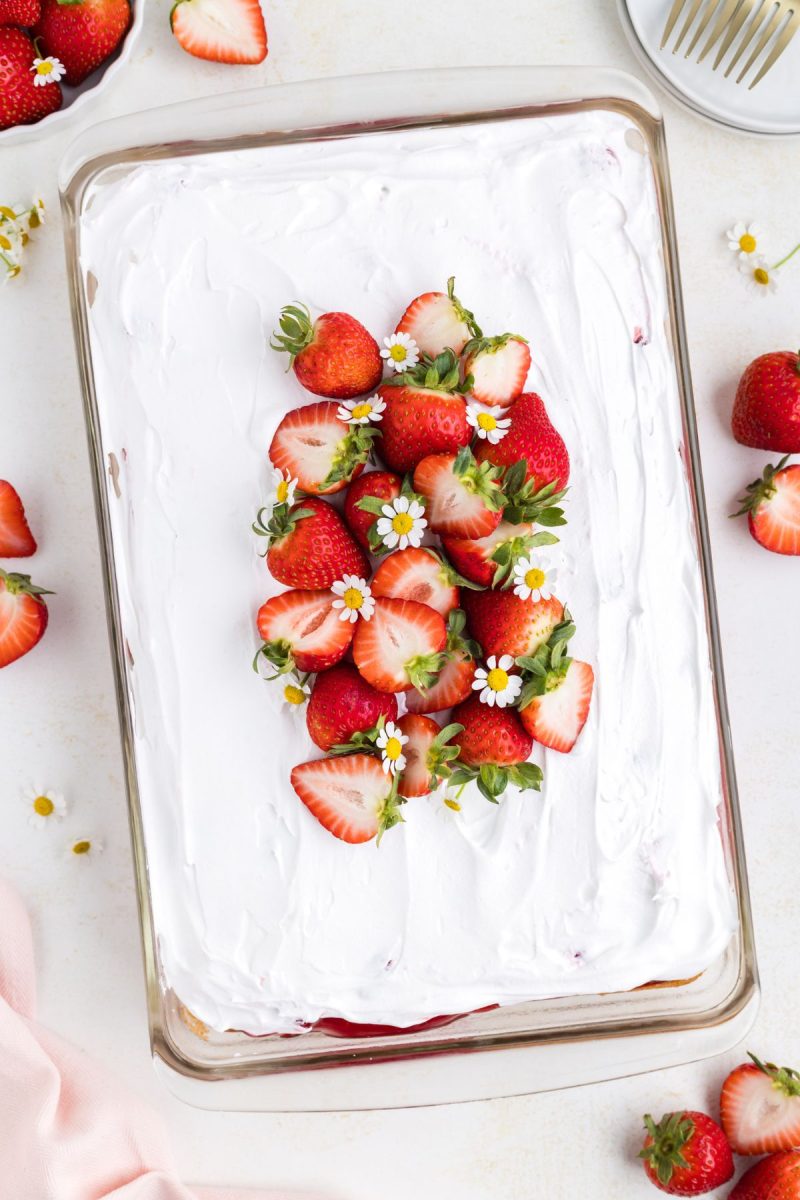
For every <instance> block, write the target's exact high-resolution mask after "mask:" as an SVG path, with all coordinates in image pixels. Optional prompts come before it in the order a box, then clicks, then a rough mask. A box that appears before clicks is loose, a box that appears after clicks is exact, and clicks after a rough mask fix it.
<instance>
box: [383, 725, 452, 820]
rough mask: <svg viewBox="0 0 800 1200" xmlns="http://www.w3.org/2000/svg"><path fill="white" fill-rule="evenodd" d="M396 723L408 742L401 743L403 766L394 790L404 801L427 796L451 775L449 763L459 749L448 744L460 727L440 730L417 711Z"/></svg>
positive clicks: (449, 726) (446, 727)
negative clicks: (404, 762) (403, 758)
mask: <svg viewBox="0 0 800 1200" xmlns="http://www.w3.org/2000/svg"><path fill="white" fill-rule="evenodd" d="M398 725H399V728H400V731H401V733H404V734H405V735H406V737H407V738H408V741H407V742H406V744H405V745H404V746H403V754H404V755H405V760H406V765H405V767H404V768H403V774H402V778H401V779H400V783H399V785H398V789H397V790H398V791H399V793H400V795H401V796H403V797H404V799H406V800H410V799H412V798H414V797H416V796H427V795H429V794H430V793H431V792H435V791H436V789H437V788H438V787H439V784H440V783H441V782H442V780H443V779H448V778H449V776H450V773H451V771H452V766H451V764H452V763H453V762H454V761H455V759H457V758H458V749H457V747H456V746H453V745H452V744H451V743H452V739H453V737H455V735H456V734H457V733H461V726H460V725H446V726H445V727H444V729H441V728H440V727H439V725H437V723H436V721H434V720H432V719H431V718H430V717H422V716H419V715H418V714H416V713H406V715H405V716H404V717H401V718H400V721H399V722H398Z"/></svg>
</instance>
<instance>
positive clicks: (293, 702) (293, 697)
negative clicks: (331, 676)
mask: <svg viewBox="0 0 800 1200" xmlns="http://www.w3.org/2000/svg"><path fill="white" fill-rule="evenodd" d="M310 694H311V693H310V692H309V690H308V688H307V687H306V685H305V684H304V683H298V682H297V681H296V680H294V679H290V680H289V681H288V683H284V685H283V687H282V688H281V700H282V701H283V703H284V704H285V705H286V707H287V708H290V709H294V710H295V711H297V710H299V709H301V708H302V707H303V705H304V704H305V702H306V700H308V697H309V695H310Z"/></svg>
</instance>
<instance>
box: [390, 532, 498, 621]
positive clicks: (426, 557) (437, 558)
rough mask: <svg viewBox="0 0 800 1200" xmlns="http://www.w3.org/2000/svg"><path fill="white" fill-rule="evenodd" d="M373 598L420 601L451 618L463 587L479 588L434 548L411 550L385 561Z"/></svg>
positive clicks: (414, 548)
mask: <svg viewBox="0 0 800 1200" xmlns="http://www.w3.org/2000/svg"><path fill="white" fill-rule="evenodd" d="M371 586H372V594H373V596H387V597H389V599H392V600H416V602H417V603H418V604H427V605H428V607H429V608H435V609H436V611H437V612H438V613H441V614H442V616H443V617H447V616H448V615H449V614H450V613H451V612H453V610H454V609H457V608H458V605H459V587H462V586H463V587H470V588H473V587H476V586H477V585H476V584H474V583H471V582H470V581H469V580H468V579H463V578H462V577H461V576H460V575H459V574H458V572H457V571H455V570H453V568H452V567H451V566H450V564H449V563H448V562H447V561H446V560H445V559H444V558H443V557H442V555H441V554H439V553H438V552H437V551H436V550H434V549H432V548H431V547H430V546H419V547H414V546H408V547H407V548H406V549H405V550H395V551H394V552H393V553H392V554H390V555H389V556H388V558H384V560H383V562H381V563H380V565H379V566H378V569H377V570H376V572H375V575H374V578H373V580H372V585H371Z"/></svg>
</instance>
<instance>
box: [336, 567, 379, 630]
mask: <svg viewBox="0 0 800 1200" xmlns="http://www.w3.org/2000/svg"><path fill="white" fill-rule="evenodd" d="M331 591H332V592H333V593H334V595H335V596H336V597H337V599H336V600H334V602H333V607H334V608H338V609H341V612H340V613H339V620H340V621H357V620H358V618H359V617H362V618H363V619H364V620H365V621H368V620H369V619H370V617H371V616H372V614H373V613H374V611H375V601H374V599H373V596H372V589H371V588H370V587H369V585H368V583H367V581H366V579H359V578H358V576H357V575H345V576H344V578H342V579H339V580H337V581H336V583H335V584H334V585H333V587H332V588H331Z"/></svg>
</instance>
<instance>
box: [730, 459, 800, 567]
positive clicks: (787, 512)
mask: <svg viewBox="0 0 800 1200" xmlns="http://www.w3.org/2000/svg"><path fill="white" fill-rule="evenodd" d="M787 461H788V455H787V456H786V457H784V458H782V459H781V460H780V462H779V463H778V465H777V467H773V466H772V464H771V463H770V464H767V466H766V467H765V468H764V473H763V475H762V476H761V478H760V479H756V480H755V481H754V482H753V483H751V484H750V486H749V487H748V488H747V491H746V493H745V495H744V496H742V497H741V499H740V501H739V503H740V504H741V506H742V507H741V508H740V509H739V510H738V512H735V513H732V514H731V515H732V516H734V517H739V516H742V515H743V514H744V513H747V524H748V527H749V529H750V533H751V534H752V535H753V537H754V538H755V540H756V541H757V542H758V543H759V544H760V545H762V546H764V547H765V549H767V550H772V551H774V553H775V554H800V464H795V465H794V466H791V467H787V466H786V463H787Z"/></svg>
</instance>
